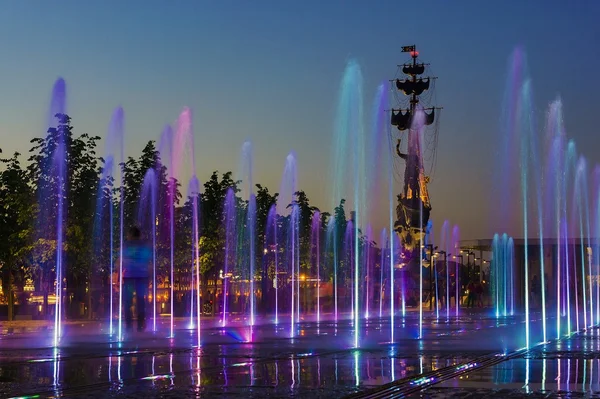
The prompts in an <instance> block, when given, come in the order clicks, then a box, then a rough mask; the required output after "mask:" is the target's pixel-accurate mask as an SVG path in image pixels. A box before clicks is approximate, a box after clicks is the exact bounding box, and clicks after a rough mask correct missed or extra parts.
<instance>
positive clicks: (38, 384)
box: [0, 312, 600, 398]
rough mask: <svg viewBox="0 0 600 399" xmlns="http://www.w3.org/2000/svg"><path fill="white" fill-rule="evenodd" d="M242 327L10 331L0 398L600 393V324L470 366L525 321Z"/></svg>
mask: <svg viewBox="0 0 600 399" xmlns="http://www.w3.org/2000/svg"><path fill="white" fill-rule="evenodd" d="M186 323H187V322H186V321H184V320H178V324H180V325H183V324H186ZM537 323H539V320H538V321H537V322H534V323H532V326H531V328H532V331H536V328H538V327H539V326H538V325H537ZM239 324H240V325H236V323H235V322H232V324H231V325H230V326H228V327H227V328H220V327H218V326H216V325H213V324H211V321H205V322H204V323H203V330H202V336H201V342H202V346H201V348H200V349H198V348H197V347H196V345H195V344H196V343H197V335H196V333H195V332H193V331H189V330H186V329H183V328H182V326H179V325H176V334H175V338H173V339H169V338H166V335H167V332H166V330H168V326H167V325H161V329H160V330H159V332H157V333H151V332H146V333H142V334H134V335H133V336H130V337H128V338H127V340H126V341H125V342H123V343H118V342H110V339H109V338H108V336H107V332H106V331H105V330H104V329H105V328H106V326H104V325H102V324H99V323H90V324H69V325H68V326H66V327H65V335H64V338H63V340H62V344H61V347H60V348H59V349H56V350H55V349H53V348H51V343H52V331H40V330H39V329H38V330H33V329H32V330H30V331H26V332H19V333H14V334H9V333H7V332H6V331H5V332H4V333H3V334H2V335H0V397H19V396H34V395H39V396H36V397H57V396H60V397H83V398H87V397H90V398H91V397H99V398H112V397H115V398H116V397H134V398H135V397H140V398H142V397H143V398H152V397H173V398H185V397H199V396H218V397H240V398H253V397H282V398H284V397H328V398H331V397H343V396H346V395H351V394H362V393H364V392H367V393H369V392H370V390H371V389H373V388H377V387H380V386H382V385H385V384H389V383H390V382H391V381H397V380H402V379H405V380H404V381H405V383H404V386H405V387H410V386H412V387H413V388H414V384H415V381H422V380H423V378H424V377H423V376H428V375H432V373H442V372H443V373H446V371H445V370H451V371H452V370H456V369H457V368H458V369H459V370H460V371H459V372H460V376H458V377H456V378H452V379H449V380H446V381H442V382H439V383H438V384H436V385H433V386H432V387H429V388H425V389H424V390H423V391H422V392H419V393H413V395H414V396H421V397H467V396H468V397H484V396H485V397H498V398H501V397H502V398H506V397H512V396H515V395H516V396H515V397H520V396H523V395H525V394H528V393H529V394H530V395H533V397H536V395H539V396H540V397H546V396H547V395H550V396H551V397H552V395H554V397H561V396H560V395H561V392H563V391H570V395H571V396H570V397H578V396H573V394H576V393H577V392H580V393H581V394H582V395H588V396H589V395H591V394H593V392H598V391H600V358H599V359H596V356H599V352H600V336H598V335H596V334H598V330H591V331H590V332H588V333H585V334H583V335H576V336H573V337H571V338H570V339H568V340H563V341H561V342H560V343H552V344H548V345H547V346H546V347H545V348H544V349H535V350H533V351H530V352H527V353H524V354H523V355H520V356H517V357H513V358H511V359H508V360H505V359H499V360H498V361H497V364H494V365H491V366H489V367H485V368H480V369H474V370H472V371H470V372H468V371H469V370H468V367H470V366H469V365H473V364H475V363H476V362H480V363H481V362H482V360H481V359H488V360H489V359H492V360H493V358H494V355H497V354H501V353H511V352H513V351H515V350H517V349H518V348H521V347H522V346H523V344H524V343H523V342H520V341H521V337H522V336H523V335H524V334H523V330H524V324H523V323H522V322H519V321H518V319H517V318H515V319H506V320H500V321H498V320H496V319H494V318H491V317H487V316H486V315H485V314H483V313H477V314H472V315H463V316H461V318H459V319H456V318H451V319H450V320H448V321H447V320H446V319H445V318H441V319H440V320H436V319H434V318H432V317H431V316H426V318H425V321H424V331H423V335H424V339H422V340H418V339H416V338H417V336H418V314H417V313H416V312H411V313H409V314H408V315H407V317H406V318H404V319H402V318H397V319H396V320H395V329H394V344H390V332H391V329H390V321H389V319H387V318H384V319H381V320H380V319H376V320H371V321H369V322H368V323H367V322H365V323H363V324H361V326H360V328H359V332H360V334H359V336H360V343H361V344H360V349H359V350H356V349H353V348H352V346H353V345H352V344H353V336H354V329H353V326H352V324H351V322H349V321H340V322H338V323H333V322H321V323H316V322H314V321H304V322H301V323H300V324H299V325H297V326H296V336H295V338H294V339H291V338H290V326H289V324H287V325H285V324H281V325H279V326H274V325H272V324H265V325H261V326H255V327H254V328H253V329H252V330H250V329H249V328H247V327H244V326H242V325H241V324H243V322H239ZM250 341H251V342H250ZM488 360H486V361H488ZM494 361H495V360H494ZM481 364H484V363H481ZM445 375H449V374H445ZM558 376H560V377H559V378H558V379H557V377H558ZM417 388H418V386H417ZM413 390H414V389H413ZM398 392H400V391H398Z"/></svg>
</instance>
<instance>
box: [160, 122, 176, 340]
mask: <svg viewBox="0 0 600 399" xmlns="http://www.w3.org/2000/svg"><path fill="white" fill-rule="evenodd" d="M159 151H160V154H161V156H164V155H167V156H168V159H169V161H168V162H169V168H168V170H169V172H170V174H171V176H169V180H168V183H167V189H168V196H167V201H168V205H167V206H168V209H169V216H168V219H167V220H168V223H169V246H170V254H169V255H170V256H169V265H170V268H169V269H170V273H169V285H170V302H171V307H170V309H171V314H170V329H169V331H170V332H169V337H171V338H172V337H173V336H174V323H173V316H174V315H173V294H174V289H173V280H174V272H173V270H174V269H173V260H174V259H173V258H174V249H175V229H174V223H175V220H174V219H175V201H176V198H175V190H176V181H175V176H174V172H175V170H174V169H175V166H174V164H175V162H174V160H173V158H174V154H173V130H172V129H171V126H169V125H167V126H165V128H164V129H163V131H162V133H161V136H160V142H159Z"/></svg>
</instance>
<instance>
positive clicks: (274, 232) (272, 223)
mask: <svg viewBox="0 0 600 399" xmlns="http://www.w3.org/2000/svg"><path fill="white" fill-rule="evenodd" d="M266 230H267V231H266V235H265V240H266V244H267V249H266V252H267V253H271V252H272V253H273V257H274V269H275V270H274V277H273V288H274V289H275V325H277V324H279V288H278V287H279V254H278V252H279V245H278V243H279V240H278V229H277V204H273V205H271V207H270V208H269V213H268V215H267V226H266ZM269 232H270V233H271V234H270V236H271V237H272V239H271V242H269Z"/></svg>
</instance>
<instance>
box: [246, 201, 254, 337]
mask: <svg viewBox="0 0 600 399" xmlns="http://www.w3.org/2000/svg"><path fill="white" fill-rule="evenodd" d="M247 226H248V234H249V237H250V251H249V252H250V264H249V266H250V271H249V279H250V326H251V327H252V326H254V322H255V309H256V298H255V292H254V275H255V271H256V253H255V252H256V243H255V233H256V196H255V195H254V194H250V199H249V200H248V216H247Z"/></svg>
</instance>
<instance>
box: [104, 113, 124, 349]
mask: <svg viewBox="0 0 600 399" xmlns="http://www.w3.org/2000/svg"><path fill="white" fill-rule="evenodd" d="M108 137H109V140H108V142H107V146H108V145H114V146H117V148H118V151H119V154H118V155H119V160H120V162H119V166H120V170H121V173H120V184H119V185H120V187H119V324H118V337H117V338H118V340H119V341H122V340H123V323H122V319H123V240H124V237H123V236H124V226H123V222H124V221H123V217H124V216H123V213H124V206H125V191H124V190H125V184H124V167H125V163H124V162H125V154H124V152H125V151H124V144H123V137H124V114H123V108H121V107H117V108H116V109H115V110H114V112H113V115H112V119H111V122H110V126H109V133H108ZM111 141H112V142H111ZM109 148H110V147H109ZM111 207H112V206H111ZM111 236H112V228H111ZM111 245H112V238H111ZM111 256H112V254H111ZM111 278H112V277H111Z"/></svg>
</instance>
